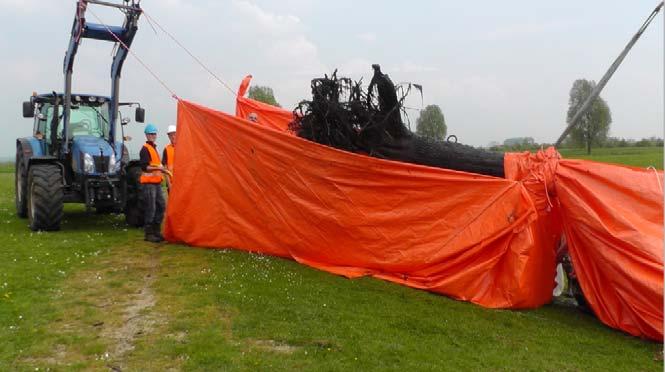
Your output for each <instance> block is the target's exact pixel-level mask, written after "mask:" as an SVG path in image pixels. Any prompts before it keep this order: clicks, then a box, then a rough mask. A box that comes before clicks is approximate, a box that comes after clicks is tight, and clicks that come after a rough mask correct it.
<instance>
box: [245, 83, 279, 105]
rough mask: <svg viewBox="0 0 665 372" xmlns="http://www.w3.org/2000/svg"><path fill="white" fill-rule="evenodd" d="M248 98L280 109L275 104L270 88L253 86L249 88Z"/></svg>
mask: <svg viewBox="0 0 665 372" xmlns="http://www.w3.org/2000/svg"><path fill="white" fill-rule="evenodd" d="M248 96H249V98H251V99H253V100H255V101H259V102H263V103H267V104H269V105H273V106H277V107H282V106H280V105H279V103H277V100H276V99H275V94H274V93H273V91H272V88H270V87H264V86H260V85H257V86H253V87H250V88H249V94H248Z"/></svg>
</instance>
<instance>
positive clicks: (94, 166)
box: [23, 94, 145, 178]
mask: <svg viewBox="0 0 665 372" xmlns="http://www.w3.org/2000/svg"><path fill="white" fill-rule="evenodd" d="M110 101H111V99H110V97H105V96H95V95H78V94H72V96H71V106H70V115H69V124H68V125H67V124H65V120H63V116H64V115H63V105H62V104H61V102H63V95H62V94H56V95H54V94H42V95H34V96H33V97H32V98H31V100H30V101H27V102H24V112H23V115H24V116H25V117H33V116H34V118H35V119H34V127H33V135H34V137H35V139H37V140H38V141H39V146H40V147H41V150H42V154H44V155H50V156H53V157H56V158H58V157H60V156H61V155H64V154H68V156H67V157H68V158H69V159H67V160H69V161H70V162H71V168H69V167H68V169H69V170H71V172H66V173H71V174H66V176H69V178H76V176H101V175H104V174H108V175H114V174H117V173H118V172H120V168H121V164H122V163H125V164H126V163H127V162H128V156H129V155H128V152H127V149H126V148H125V146H124V144H123V142H124V141H123V139H124V128H123V127H124V125H126V124H128V123H129V122H130V119H129V118H123V119H121V123H120V124H122V125H121V126H120V128H121V129H120V131H112V130H111V128H112V127H116V128H117V127H118V125H112V123H110V120H111V119H110V117H111V115H110ZM131 105H137V104H136V103H120V104H119V106H131ZM56 115H57V119H56V118H55V116H56ZM115 117H117V118H119V117H121V116H120V115H115ZM144 117H145V111H144V110H143V108H141V107H137V108H136V114H135V120H136V121H137V122H143V121H144ZM113 124H117V123H113ZM66 125H67V127H65V126H66ZM65 136H66V137H67V138H66V139H67V140H66V141H65ZM111 136H114V137H115V138H111ZM65 143H66V144H67V148H66V149H65V148H63V144H65Z"/></svg>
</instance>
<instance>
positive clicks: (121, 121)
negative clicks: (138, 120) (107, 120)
mask: <svg viewBox="0 0 665 372" xmlns="http://www.w3.org/2000/svg"><path fill="white" fill-rule="evenodd" d="M131 122H132V119H130V118H122V120H120V124H122V125H127V124H129V123H131Z"/></svg>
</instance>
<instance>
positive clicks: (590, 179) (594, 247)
mask: <svg viewBox="0 0 665 372" xmlns="http://www.w3.org/2000/svg"><path fill="white" fill-rule="evenodd" d="M662 179H663V172H656V171H655V170H646V169H640V168H633V167H625V166H618V165H611V164H603V163H598V162H593V161H587V160H562V161H560V162H559V166H558V169H557V178H556V182H555V185H556V193H557V195H558V198H559V200H560V201H561V206H562V208H561V209H562V211H563V225H564V229H565V233H566V239H567V242H568V249H569V251H570V255H571V258H572V260H573V266H574V267H575V272H576V273H577V276H578V278H579V281H580V285H581V287H582V290H583V292H584V295H585V297H586V299H587V301H588V302H589V305H591V308H592V309H593V311H594V313H595V314H596V315H597V316H598V318H600V320H602V321H603V323H605V324H607V325H609V326H611V327H614V328H619V329H622V330H624V331H626V332H628V333H630V334H632V335H635V336H646V337H648V338H651V339H654V340H660V341H661V342H662V340H663V189H662V184H661V182H662Z"/></svg>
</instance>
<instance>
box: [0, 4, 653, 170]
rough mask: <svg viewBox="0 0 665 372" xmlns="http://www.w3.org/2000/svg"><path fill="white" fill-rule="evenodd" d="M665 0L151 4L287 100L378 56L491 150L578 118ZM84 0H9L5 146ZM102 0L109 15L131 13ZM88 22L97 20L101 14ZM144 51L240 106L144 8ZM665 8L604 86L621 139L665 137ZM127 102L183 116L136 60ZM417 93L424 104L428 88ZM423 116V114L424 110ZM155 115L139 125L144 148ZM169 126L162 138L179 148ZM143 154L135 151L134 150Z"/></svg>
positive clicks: (227, 77) (50, 85)
mask: <svg viewBox="0 0 665 372" xmlns="http://www.w3.org/2000/svg"><path fill="white" fill-rule="evenodd" d="M656 5H657V1H655V0H637V1H627V0H626V1H607V0H605V1H591V0H589V1H578V0H557V1H526V0H524V1H519V0H505V1H500V2H499V1H484V2H478V1H476V2H462V1H444V0H437V1H412V2H405V1H357V0H353V1H350V0H336V1H305V0H282V1H254V0H249V1H245V0H230V1H223V0H143V1H142V6H143V8H144V10H145V11H146V12H147V14H148V15H150V16H151V17H153V18H154V19H155V20H156V21H157V22H159V23H160V24H161V25H162V26H163V27H164V28H165V29H166V30H167V31H169V32H171V33H172V34H173V35H174V36H175V37H176V38H178V39H179V40H180V41H181V42H182V43H183V44H184V45H186V46H187V47H188V48H189V49H190V50H191V51H192V52H193V53H194V54H195V55H196V56H198V57H199V58H200V59H201V60H203V61H204V62H205V63H206V64H207V65H208V66H209V67H210V68H211V69H212V70H213V71H215V72H216V73H217V75H218V76H219V77H221V79H222V80H224V81H225V82H226V83H227V84H229V85H230V86H231V87H232V89H233V90H234V91H235V90H236V89H237V86H238V85H239V83H240V80H241V79H242V77H243V76H245V75H246V74H252V75H253V76H254V80H253V82H254V84H258V85H268V86H270V87H272V88H273V90H274V92H275V95H276V98H277V100H278V101H279V102H280V103H281V104H282V106H283V107H285V108H289V109H290V108H293V107H294V106H295V105H296V104H297V102H299V101H300V100H301V99H304V98H308V97H309V96H310V88H309V81H310V80H311V79H312V78H315V77H319V76H322V75H323V74H324V73H330V72H332V71H333V70H334V69H335V68H338V69H339V75H345V76H350V77H353V78H355V79H357V78H360V77H361V76H364V77H365V79H364V81H366V82H368V81H369V78H371V67H370V66H371V64H372V63H379V64H381V66H382V70H383V71H384V72H385V73H388V74H389V75H390V76H391V78H392V79H393V81H395V82H403V81H410V82H415V83H420V84H422V85H423V87H424V104H425V105H428V104H437V105H439V106H440V107H441V109H442V110H443V112H444V115H445V117H446V122H447V124H448V133H450V134H456V135H457V136H458V138H459V140H460V142H463V143H467V144H471V145H487V144H488V143H489V142H490V141H503V140H504V139H505V138H509V137H516V136H531V137H534V138H535V140H536V141H537V142H552V141H555V140H556V138H557V137H558V136H559V134H560V133H561V131H562V130H563V128H564V126H565V118H566V110H567V108H568V94H569V90H570V87H571V86H572V83H573V81H574V80H575V79H579V78H585V79H590V80H596V81H598V80H600V78H601V77H602V76H603V74H604V73H605V71H606V70H607V68H608V67H609V65H610V64H611V63H612V61H613V60H614V58H616V56H617V55H618V54H619V52H620V51H621V50H622V49H623V47H624V46H625V44H626V42H627V41H628V40H629V39H630V38H631V37H632V36H633V34H634V33H635V32H636V30H637V29H638V27H639V26H640V25H641V24H642V22H643V21H644V20H645V18H646V17H647V16H648V14H649V13H650V12H651V11H652V10H653V8H654V7H655V6H656ZM74 10H75V0H0V50H2V60H1V62H0V64H1V66H2V68H0V81H2V89H1V90H0V113H2V124H0V125H1V126H2V131H3V136H2V140H1V142H0V157H6V156H13V154H14V151H15V150H14V146H15V145H14V144H15V139H16V138H17V137H22V136H27V135H30V134H31V129H32V122H31V120H29V119H23V118H22V117H21V102H22V101H24V100H27V99H28V97H29V95H30V94H31V92H32V91H38V92H40V93H46V92H50V91H53V90H57V91H62V90H63V75H62V60H63V56H64V52H65V50H66V48H67V43H68V41H69V37H70V29H71V24H72V21H73V17H74ZM92 10H93V11H94V12H95V13H96V14H97V15H98V16H100V17H101V18H102V19H103V21H105V22H107V23H109V24H118V25H119V24H121V23H122V15H121V14H120V13H119V12H118V11H104V10H100V9H99V8H98V7H92ZM88 20H89V21H91V22H96V20H95V19H94V17H93V16H92V15H91V14H90V13H89V14H88ZM139 27H140V28H139V32H138V34H137V36H136V39H135V42H134V45H133V48H132V49H133V50H134V51H135V53H136V54H137V55H138V56H139V57H140V58H142V59H143V60H144V62H145V63H146V64H147V65H148V66H150V68H151V69H153V70H154V72H155V73H156V74H157V75H159V76H160V78H162V79H163V80H164V82H165V83H166V84H167V85H169V87H170V88H171V89H173V90H174V91H175V92H176V93H177V94H178V95H179V96H180V97H183V98H185V99H189V100H193V101H196V102H199V103H202V104H204V105H207V106H210V107H213V108H217V109H221V110H223V111H227V112H234V109H235V100H234V96H233V95H232V94H231V92H229V91H228V90H227V89H226V88H225V87H223V86H222V85H221V84H220V83H219V82H217V81H216V80H214V79H213V78H212V77H211V76H210V75H209V74H208V73H207V72H205V71H204V70H203V69H202V68H201V67H200V66H199V65H197V64H196V63H195V62H194V61H193V60H192V59H191V58H190V57H189V56H188V55H187V54H185V52H183V51H182V50H181V49H179V48H178V47H177V46H176V45H175V44H174V43H173V42H172V41H171V40H170V39H168V37H167V36H166V35H164V34H163V33H161V32H159V30H158V32H157V33H155V32H154V31H153V29H152V28H151V27H150V26H149V25H148V23H146V17H142V19H141V22H140V26H139ZM664 34H665V32H664V27H663V14H662V12H661V13H660V15H659V16H658V18H657V19H656V20H654V22H653V23H652V24H651V26H650V27H649V29H648V30H647V31H646V33H645V34H644V35H643V36H642V38H641V39H640V41H639V42H638V43H637V44H636V45H635V47H634V48H633V50H632V51H631V53H630V54H629V55H628V57H627V58H626V60H625V61H624V63H623V65H622V66H621V67H620V68H619V70H618V71H617V72H616V74H615V75H614V77H613V78H612V80H610V82H609V84H608V85H607V86H606V87H605V90H604V91H603V93H602V95H601V96H602V97H603V98H604V99H605V100H606V101H607V103H608V104H609V107H610V109H611V111H612V119H613V123H612V127H611V131H610V134H611V135H613V136H619V137H627V138H641V137H648V136H659V137H662V136H663V36H664ZM111 49H112V46H111V44H109V43H104V42H99V41H93V40H84V41H83V43H82V45H81V47H80V48H79V53H78V55H77V59H76V62H75V67H74V69H75V70H74V91H77V92H81V93H96V94H106V95H108V94H109V93H110V73H109V71H110V65H111ZM121 100H125V101H140V102H141V103H142V104H143V105H144V107H145V108H146V111H147V120H148V121H150V122H154V123H155V124H157V125H158V127H159V128H161V129H162V130H164V129H165V128H166V126H167V125H169V124H174V122H175V118H176V106H175V101H174V100H173V99H172V98H170V94H169V93H168V92H167V91H166V90H165V89H164V88H163V87H162V86H161V85H160V84H159V83H158V82H157V81H156V80H155V79H154V78H153V77H152V76H151V75H150V74H149V73H147V72H146V70H145V69H144V68H143V67H142V66H141V65H140V64H139V63H138V62H137V61H136V60H135V59H134V58H133V57H132V56H130V57H128V59H127V62H126V63H125V67H124V70H123V79H122V82H121ZM408 104H409V105H410V106H414V107H420V104H421V103H420V98H419V97H418V98H417V99H416V95H414V96H413V97H412V99H411V100H409V102H408ZM417 116H418V112H417V111H411V117H412V120H413V121H414V122H415V119H416V118H417ZM141 130H142V127H141V125H140V124H137V123H132V124H130V128H129V131H130V134H132V135H133V136H134V137H135V140H134V141H132V142H130V144H129V145H130V147H136V148H138V147H140V146H141V140H140V139H141V137H142V136H141ZM165 141H166V137H165V136H164V137H163V138H161V143H162V144H164V142H165ZM132 152H135V151H132Z"/></svg>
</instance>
